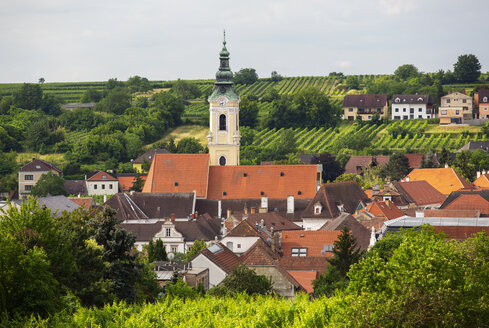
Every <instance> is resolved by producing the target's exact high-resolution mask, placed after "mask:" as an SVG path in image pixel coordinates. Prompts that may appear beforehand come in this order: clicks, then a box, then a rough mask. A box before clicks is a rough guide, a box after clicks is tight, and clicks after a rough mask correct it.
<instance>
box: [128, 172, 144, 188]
mask: <svg viewBox="0 0 489 328" xmlns="http://www.w3.org/2000/svg"><path fill="white" fill-rule="evenodd" d="M143 187H144V180H143V179H142V178H141V176H140V175H139V174H138V175H137V176H136V180H135V181H134V183H133V184H132V187H131V189H129V190H130V191H135V192H141V191H143Z"/></svg>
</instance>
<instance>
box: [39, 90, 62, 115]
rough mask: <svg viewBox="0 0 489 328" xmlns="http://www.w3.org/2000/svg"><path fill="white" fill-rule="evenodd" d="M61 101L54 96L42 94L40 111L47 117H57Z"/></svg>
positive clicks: (59, 112)
mask: <svg viewBox="0 0 489 328" xmlns="http://www.w3.org/2000/svg"><path fill="white" fill-rule="evenodd" d="M60 104H61V100H59V99H58V98H57V97H56V96H55V95H50V94H44V95H43V96H42V100H41V106H40V108H41V110H42V111H43V112H44V113H46V114H47V115H53V116H58V115H60V114H61V106H60Z"/></svg>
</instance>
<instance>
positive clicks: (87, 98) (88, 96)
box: [80, 88, 102, 103]
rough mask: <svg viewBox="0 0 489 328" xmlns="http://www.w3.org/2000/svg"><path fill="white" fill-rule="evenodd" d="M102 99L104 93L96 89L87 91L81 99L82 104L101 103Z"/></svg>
mask: <svg viewBox="0 0 489 328" xmlns="http://www.w3.org/2000/svg"><path fill="white" fill-rule="evenodd" d="M101 99H102V93H101V92H100V91H98V90H97V89H95V88H88V89H87V90H85V92H84V93H83V95H82V96H81V98H80V102H81V103H90V102H94V103H96V102H99V101H100V100H101Z"/></svg>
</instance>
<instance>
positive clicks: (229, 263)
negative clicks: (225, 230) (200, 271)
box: [202, 243, 240, 273]
mask: <svg viewBox="0 0 489 328" xmlns="http://www.w3.org/2000/svg"><path fill="white" fill-rule="evenodd" d="M218 245H219V246H220V247H221V248H222V250H221V251H219V252H217V253H212V252H211V251H209V247H208V248H206V249H204V250H203V251H202V254H203V255H204V256H206V257H208V258H209V259H210V260H211V261H212V262H214V263H215V264H217V265H218V266H219V267H220V268H221V269H223V270H224V271H225V272H227V273H229V272H231V270H233V268H234V267H235V266H238V265H239V264H240V259H239V257H238V256H237V255H236V254H234V253H233V252H231V251H230V250H229V248H227V247H226V246H224V245H223V244H221V243H219V244H218Z"/></svg>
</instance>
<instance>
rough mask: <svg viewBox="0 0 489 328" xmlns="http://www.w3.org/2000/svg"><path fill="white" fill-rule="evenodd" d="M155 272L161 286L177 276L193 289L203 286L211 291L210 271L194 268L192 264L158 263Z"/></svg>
mask: <svg viewBox="0 0 489 328" xmlns="http://www.w3.org/2000/svg"><path fill="white" fill-rule="evenodd" d="M154 271H155V274H156V280H157V281H158V284H159V285H160V286H165V285H166V284H167V283H169V282H171V280H172V279H173V277H174V275H175V274H176V275H177V276H178V277H181V278H182V279H183V281H184V282H186V283H187V284H188V285H189V286H191V287H194V288H197V287H198V286H199V284H202V287H203V288H204V290H208V289H209V269H207V268H193V267H192V263H191V262H173V261H156V262H155V267H154Z"/></svg>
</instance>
